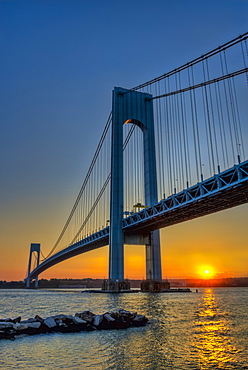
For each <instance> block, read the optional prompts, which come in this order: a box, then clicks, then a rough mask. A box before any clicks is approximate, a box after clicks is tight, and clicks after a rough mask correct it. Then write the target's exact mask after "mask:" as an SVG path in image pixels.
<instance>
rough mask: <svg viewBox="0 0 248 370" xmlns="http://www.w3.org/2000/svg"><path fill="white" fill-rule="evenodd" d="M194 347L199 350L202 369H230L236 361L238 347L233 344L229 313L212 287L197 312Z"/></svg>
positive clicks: (206, 292)
mask: <svg viewBox="0 0 248 370" xmlns="http://www.w3.org/2000/svg"><path fill="white" fill-rule="evenodd" d="M193 345H194V347H195V348H196V349H197V351H198V357H199V362H200V366H201V369H204V368H205V367H206V368H209V366H210V364H211V366H212V367H213V368H216V367H217V368H218V369H228V368H229V366H232V365H233V364H235V362H236V356H237V353H238V351H237V349H236V348H235V346H234V345H233V344H232V337H231V335H230V329H229V322H228V314H227V313H226V312H223V311H221V309H220V308H219V306H218V302H217V300H216V298H215V296H214V294H213V291H212V290H211V289H207V290H206V291H205V294H204V296H203V301H202V303H201V306H200V309H199V311H198V312H197V320H196V332H195V336H194V343H193Z"/></svg>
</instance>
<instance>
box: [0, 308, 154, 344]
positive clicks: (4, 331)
mask: <svg viewBox="0 0 248 370" xmlns="http://www.w3.org/2000/svg"><path fill="white" fill-rule="evenodd" d="M147 322H148V319H147V318H146V317H145V316H143V315H137V313H136V312H135V313H131V312H130V311H126V310H119V311H117V312H105V313H104V314H102V315H95V314H94V313H92V312H91V311H83V312H81V313H76V315H75V316H72V315H64V314H60V315H55V316H50V317H47V318H46V319H43V318H42V317H40V316H38V315H36V316H35V318H30V319H28V320H22V321H21V317H20V316H18V317H17V318H15V319H13V320H12V319H0V339H3V338H4V339H10V340H14V339H15V338H21V337H23V336H26V335H34V334H40V333H53V332H61V333H74V332H79V331H82V330H85V331H90V330H109V329H126V328H128V327H130V326H143V325H145V324H146V323H147Z"/></svg>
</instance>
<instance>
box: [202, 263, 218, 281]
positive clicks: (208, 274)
mask: <svg viewBox="0 0 248 370" xmlns="http://www.w3.org/2000/svg"><path fill="white" fill-rule="evenodd" d="M198 273H199V276H200V277H201V278H202V279H212V278H213V277H214V275H215V273H216V271H215V269H214V268H213V267H212V266H206V265H205V266H199V268H198Z"/></svg>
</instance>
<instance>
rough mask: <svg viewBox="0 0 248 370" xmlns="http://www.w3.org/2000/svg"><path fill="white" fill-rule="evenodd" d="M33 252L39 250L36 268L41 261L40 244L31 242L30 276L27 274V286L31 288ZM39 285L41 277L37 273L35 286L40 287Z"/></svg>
mask: <svg viewBox="0 0 248 370" xmlns="http://www.w3.org/2000/svg"><path fill="white" fill-rule="evenodd" d="M33 252H37V257H36V266H35V268H36V267H38V266H39V263H40V244H37V243H31V244H30V253H29V261H28V276H27V279H26V288H30V284H31V280H32V279H31V278H30V272H31V265H32V257H33ZM38 286H39V278H38V275H37V276H36V279H35V285H34V287H35V288H38Z"/></svg>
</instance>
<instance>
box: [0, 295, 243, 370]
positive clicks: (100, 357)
mask: <svg viewBox="0 0 248 370" xmlns="http://www.w3.org/2000/svg"><path fill="white" fill-rule="evenodd" d="M0 298H1V300H0V302H1V303H0V318H7V317H12V318H14V317H17V316H19V315H21V316H22V318H23V319H27V318H29V317H34V316H35V315H36V314H38V315H40V316H42V317H47V316H49V315H53V314H58V313H64V314H75V313H76V312H80V311H83V310H91V311H92V312H94V313H104V312H106V311H111V310H116V309H120V308H124V309H127V310H130V311H137V312H138V313H141V314H144V315H146V316H147V317H149V319H150V322H151V324H149V325H147V326H146V327H141V328H129V329H126V330H110V331H93V332H80V333H68V334H62V333H54V334H41V335H37V336H30V337H25V338H19V339H16V340H15V341H10V340H1V341H0V368H1V369H4V370H8V369H32V370H33V369H41V370H45V369H47V370H53V369H56V368H60V369H67V370H68V369H74V370H86V369H92V370H131V369H135V370H138V369H139V370H146V369H148V370H160V369H173V370H181V369H182V370H188V369H191V370H192V369H194V370H198V369H199V370H210V369H211V370H212V369H223V370H224V369H225V370H229V369H239V370H241V369H242V370H243V369H248V309H247V307H248V288H211V289H208V288H206V289H199V293H188V294H187V293H185V294H177V293H176V294H149V293H139V294H120V295H115V294H112V295H111V294H93V293H92V294H87V293H84V294H82V293H80V291H77V290H67V291H58V290H56V291H55V290H38V291H32V290H29V291H28V290H1V291H0Z"/></svg>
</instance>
